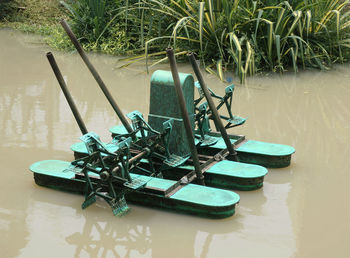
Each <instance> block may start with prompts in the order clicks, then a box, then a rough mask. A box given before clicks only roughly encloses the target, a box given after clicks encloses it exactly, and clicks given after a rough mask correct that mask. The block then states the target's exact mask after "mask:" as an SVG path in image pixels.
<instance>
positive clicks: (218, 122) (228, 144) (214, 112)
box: [188, 53, 237, 160]
mask: <svg viewBox="0 0 350 258" xmlns="http://www.w3.org/2000/svg"><path fill="white" fill-rule="evenodd" d="M188 57H189V59H190V62H191V65H192V68H193V71H194V73H195V74H196V77H197V79H198V81H199V84H200V86H201V88H202V91H203V93H204V96H205V98H206V100H207V102H208V105H209V108H210V110H211V112H212V115H213V118H214V123H215V125H216V127H217V128H218V129H219V131H220V133H221V136H222V138H223V139H224V141H225V144H226V147H227V150H228V151H229V153H230V155H232V157H233V158H234V159H235V160H237V155H236V151H235V150H234V148H233V146H232V144H231V142H230V139H229V138H228V135H227V132H226V129H225V127H224V125H223V124H222V121H221V119H220V116H219V113H218V110H217V109H216V106H215V104H214V102H213V99H212V97H211V95H210V92H209V90H208V87H207V85H206V84H205V82H204V79H203V76H202V74H201V72H200V70H199V67H198V64H197V62H196V59H195V57H194V55H193V53H189V54H188Z"/></svg>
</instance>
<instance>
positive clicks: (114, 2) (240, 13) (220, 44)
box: [0, 0, 350, 81]
mask: <svg viewBox="0 0 350 258" xmlns="http://www.w3.org/2000/svg"><path fill="white" fill-rule="evenodd" d="M2 1H4V0H2ZM6 1H9V0H6ZM16 2H20V3H21V5H23V6H24V7H25V9H24V10H22V11H21V17H20V19H19V21H21V22H22V24H20V25H16V26H17V27H20V28H21V29H22V30H31V31H36V32H39V33H41V34H44V35H51V36H50V37H48V38H47V39H46V40H47V41H48V42H49V43H50V44H51V45H53V46H55V47H58V48H67V47H70V46H69V41H68V40H67V38H66V36H65V33H64V32H63V30H62V29H61V28H60V26H59V25H58V20H60V19H61V18H62V17H66V16H67V15H68V17H69V18H70V20H69V23H70V24H71V27H72V29H73V31H74V33H75V34H76V35H77V36H78V38H79V39H80V41H81V43H82V44H83V46H84V47H85V48H86V49H88V50H93V51H102V52H106V53H110V54H131V53H132V54H139V55H138V56H133V57H132V58H130V59H129V61H130V62H129V64H130V63H132V62H134V61H137V60H140V59H146V64H148V59H149V57H152V59H153V60H154V58H155V57H158V58H160V60H156V61H155V62H154V63H153V64H152V65H154V64H157V63H159V62H161V61H163V60H166V57H165V52H164V49H165V48H166V47H168V46H172V47H173V48H174V49H175V50H176V54H177V55H178V56H181V55H183V56H184V54H186V53H187V52H188V51H193V52H195V53H196V54H197V56H198V57H199V58H200V60H201V63H202V64H203V65H204V66H205V67H206V69H207V71H209V72H212V73H216V74H217V75H218V76H219V77H220V78H221V79H223V71H226V70H229V71H233V72H234V73H235V74H236V76H238V77H239V78H240V79H241V80H242V81H244V80H245V77H246V76H247V75H249V74H254V73H256V72H260V71H269V70H270V71H274V72H275V71H277V72H283V71H285V70H287V69H290V68H292V69H293V70H294V71H295V72H296V71H298V69H300V68H306V67H316V68H320V69H325V68H327V67H328V66H330V65H331V64H332V63H334V62H345V61H348V60H349V57H350V52H349V47H350V36H349V25H350V15H349V14H350V13H349V11H348V5H349V4H348V2H349V1H348V0H346V1H344V0H291V1H277V0H265V1H263V0H255V1H254V0H202V1H200V0H125V1H123V0H99V1H96V0H65V1H60V3H61V5H59V1H58V0H47V1H45V4H44V2H43V0H16ZM62 6H63V7H64V8H63V7H62ZM0 8H1V6H0ZM63 9H65V10H66V12H64V11H63ZM140 53H141V55H140Z"/></svg>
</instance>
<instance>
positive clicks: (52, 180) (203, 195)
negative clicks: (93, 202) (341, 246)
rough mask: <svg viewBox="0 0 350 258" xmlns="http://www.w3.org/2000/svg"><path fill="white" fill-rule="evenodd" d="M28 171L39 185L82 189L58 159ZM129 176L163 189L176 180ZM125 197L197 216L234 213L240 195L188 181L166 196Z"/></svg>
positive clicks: (132, 194)
mask: <svg viewBox="0 0 350 258" xmlns="http://www.w3.org/2000/svg"><path fill="white" fill-rule="evenodd" d="M30 170H31V171H32V172H34V176H35V178H36V182H37V183H38V184H40V185H44V186H47V187H52V188H56V189H60V190H67V191H74V192H83V191H82V189H83V187H84V183H83V182H82V181H81V180H78V179H74V175H75V173H74V170H73V167H72V165H71V163H69V162H65V161H60V160H45V161H39V162H36V163H34V164H32V165H31V166H30ZM76 170H79V168H76ZM130 175H131V177H132V178H133V179H142V180H146V181H147V184H146V187H152V188H156V189H162V190H166V189H168V188H169V187H171V186H172V185H174V184H175V183H176V181H173V180H167V179H160V178H153V177H147V176H143V175H137V174H133V173H131V174H130ZM39 182H40V183H39ZM74 185H75V186H76V187H74ZM127 200H131V201H134V202H136V203H140V204H143V205H150V206H155V207H161V208H165V209H171V210H174V211H179V212H185V213H191V214H196V215H200V216H207V217H215V218H224V217H228V216H231V215H233V214H234V213H235V205H236V204H237V203H238V202H239V200H240V198H239V195H238V194H236V193H234V192H231V191H227V190H221V189H216V188H211V187H206V186H198V185H193V184H188V185H185V186H183V187H182V188H181V189H180V190H179V191H177V192H176V193H175V194H174V195H172V196H170V197H165V196H163V195H161V194H156V193H154V192H152V193H147V192H145V191H133V192H130V193H128V195H127Z"/></svg>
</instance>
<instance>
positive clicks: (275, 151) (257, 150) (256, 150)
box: [209, 137, 295, 156]
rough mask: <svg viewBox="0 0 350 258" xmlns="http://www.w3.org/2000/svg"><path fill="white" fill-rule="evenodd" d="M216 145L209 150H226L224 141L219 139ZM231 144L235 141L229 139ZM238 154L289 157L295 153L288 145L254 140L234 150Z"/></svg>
mask: <svg viewBox="0 0 350 258" xmlns="http://www.w3.org/2000/svg"><path fill="white" fill-rule="evenodd" d="M217 138H219V139H218V141H217V142H216V144H214V145H211V146H209V148H216V149H226V145H225V142H224V140H223V139H222V138H221V137H217ZM230 141H231V142H232V143H234V142H236V140H235V139H230ZM236 150H237V151H239V152H246V153H253V154H259V155H269V156H286V155H291V154H293V153H294V152H295V149H294V148H293V147H291V146H289V145H283V144H276V143H269V142H260V141H254V140H248V141H247V142H245V143H243V144H242V145H240V146H239V148H237V149H236Z"/></svg>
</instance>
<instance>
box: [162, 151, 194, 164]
mask: <svg viewBox="0 0 350 258" xmlns="http://www.w3.org/2000/svg"><path fill="white" fill-rule="evenodd" d="M188 158H189V157H187V158H183V157H181V156H178V155H175V154H171V155H170V156H169V157H168V158H166V159H165V160H164V161H163V163H164V164H165V165H167V166H169V167H178V166H180V165H182V164H183V163H185V162H186V160H188Z"/></svg>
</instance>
